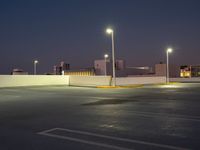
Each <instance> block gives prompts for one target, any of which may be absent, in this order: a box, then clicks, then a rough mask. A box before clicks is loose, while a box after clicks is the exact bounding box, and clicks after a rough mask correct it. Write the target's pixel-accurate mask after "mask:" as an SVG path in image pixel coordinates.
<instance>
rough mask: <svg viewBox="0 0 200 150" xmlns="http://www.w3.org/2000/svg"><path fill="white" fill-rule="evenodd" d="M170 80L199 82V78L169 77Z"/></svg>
mask: <svg viewBox="0 0 200 150" xmlns="http://www.w3.org/2000/svg"><path fill="white" fill-rule="evenodd" d="M170 82H188V83H189V82H191V83H193V82H194V83H195V82H200V78H170Z"/></svg>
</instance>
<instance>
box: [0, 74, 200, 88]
mask: <svg viewBox="0 0 200 150" xmlns="http://www.w3.org/2000/svg"><path fill="white" fill-rule="evenodd" d="M111 81H112V80H111V77H110V76H67V75H65V76H62V75H0V87H16V86H37V85H71V86H109V85H112V83H111ZM165 81H166V78H165V77H120V78H116V84H117V85H131V84H157V83H165ZM199 81H200V80H199Z"/></svg>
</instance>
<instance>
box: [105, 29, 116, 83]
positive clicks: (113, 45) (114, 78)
mask: <svg viewBox="0 0 200 150" xmlns="http://www.w3.org/2000/svg"><path fill="white" fill-rule="evenodd" d="M106 32H107V33H108V34H111V38H112V68H113V86H116V77H115V44H114V31H113V30H112V29H110V28H108V29H107V30H106Z"/></svg>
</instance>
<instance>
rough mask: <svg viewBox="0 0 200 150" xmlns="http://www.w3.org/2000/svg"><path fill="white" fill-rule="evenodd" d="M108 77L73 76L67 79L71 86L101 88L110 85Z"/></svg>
mask: <svg viewBox="0 0 200 150" xmlns="http://www.w3.org/2000/svg"><path fill="white" fill-rule="evenodd" d="M110 82H111V77H110V76H73V75H71V76H70V78H69V85H72V86H101V85H107V86H108V85H110Z"/></svg>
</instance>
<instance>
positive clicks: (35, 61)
mask: <svg viewBox="0 0 200 150" xmlns="http://www.w3.org/2000/svg"><path fill="white" fill-rule="evenodd" d="M37 64H38V60H34V62H33V65H34V75H36V74H37Z"/></svg>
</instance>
